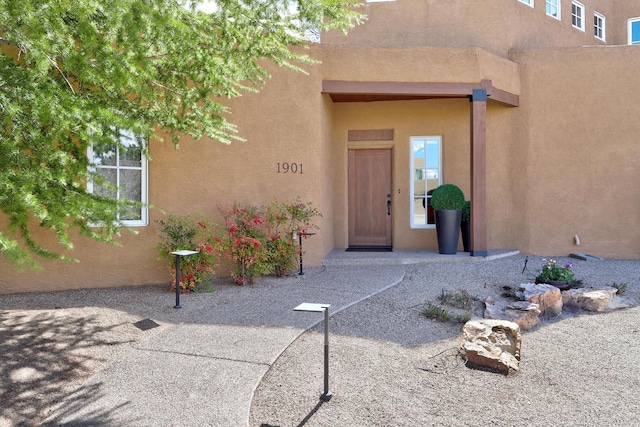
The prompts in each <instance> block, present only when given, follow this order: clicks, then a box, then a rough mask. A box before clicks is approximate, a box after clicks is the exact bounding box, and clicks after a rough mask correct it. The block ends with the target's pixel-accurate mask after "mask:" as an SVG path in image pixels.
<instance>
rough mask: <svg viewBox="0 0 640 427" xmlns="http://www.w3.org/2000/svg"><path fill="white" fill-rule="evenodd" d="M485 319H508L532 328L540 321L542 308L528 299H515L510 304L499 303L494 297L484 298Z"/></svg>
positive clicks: (523, 327)
mask: <svg viewBox="0 0 640 427" xmlns="http://www.w3.org/2000/svg"><path fill="white" fill-rule="evenodd" d="M484 305H485V310H484V318H485V319H501V320H508V321H510V322H513V323H515V324H517V325H518V326H519V327H520V329H522V330H525V329H531V328H533V327H534V326H535V325H537V324H538V322H540V308H539V306H538V304H534V303H532V302H528V301H514V302H510V303H508V304H498V303H496V302H495V301H494V300H493V298H491V297H489V298H486V299H485V300H484Z"/></svg>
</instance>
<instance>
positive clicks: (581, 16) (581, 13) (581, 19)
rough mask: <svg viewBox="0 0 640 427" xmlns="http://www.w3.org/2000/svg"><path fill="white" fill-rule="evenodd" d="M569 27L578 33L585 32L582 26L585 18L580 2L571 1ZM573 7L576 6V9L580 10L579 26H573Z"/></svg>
mask: <svg viewBox="0 0 640 427" xmlns="http://www.w3.org/2000/svg"><path fill="white" fill-rule="evenodd" d="M571 6H572V7H571V25H573V28H577V29H578V30H580V31H585V24H584V18H585V13H584V10H585V9H584V5H583V4H582V3H580V2H577V1H575V0H574V1H572V2H571ZM573 6H576V7H577V8H578V9H580V16H579V18H580V24H581V25H580V26H577V25H575V24H573V17H574V13H573Z"/></svg>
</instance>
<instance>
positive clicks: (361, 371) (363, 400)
mask: <svg viewBox="0 0 640 427" xmlns="http://www.w3.org/2000/svg"><path fill="white" fill-rule="evenodd" d="M527 258H528V259H529V263H528V267H527V268H528V270H529V271H531V272H535V270H536V269H537V268H539V267H540V266H541V265H542V259H541V258H540V257H532V256H530V257H527V256H526V255H518V256H515V257H509V258H505V259H500V260H495V261H491V262H485V263H460V264H454V265H451V264H449V265H447V264H421V265H420V264H416V265H409V266H406V276H405V280H404V281H403V282H402V283H401V284H400V285H398V286H396V287H394V288H392V289H390V290H388V291H386V292H384V293H382V294H380V295H377V296H375V297H373V298H371V299H369V300H367V301H364V302H361V303H360V304H358V305H356V306H354V307H351V308H350V309H349V310H346V311H344V312H341V313H339V314H337V315H336V316H334V317H333V318H332V319H331V320H330V322H329V324H330V326H329V329H330V332H331V338H330V386H329V389H330V390H331V391H332V392H333V393H334V397H333V398H332V400H331V401H330V402H328V403H320V401H319V399H318V397H319V394H320V393H321V392H322V391H323V366H324V365H323V352H322V349H323V335H322V330H321V329H320V328H316V330H313V331H310V332H308V333H306V334H304V335H303V336H302V337H301V338H300V339H298V340H297V341H296V342H294V343H293V344H292V345H291V346H290V347H289V348H288V349H287V351H286V352H285V353H284V354H283V355H282V356H281V357H280V358H279V359H278V361H277V362H276V363H275V364H274V365H273V366H272V367H271V369H270V371H269V372H268V373H267V375H266V376H265V378H264V379H263V381H262V382H261V384H260V386H259V388H258V389H257V390H256V393H255V396H254V401H253V405H252V410H251V419H250V425H251V426H252V427H269V426H280V427H289V426H303V425H304V426H309V427H311V426H416V425H431V426H488V425H491V426H514V425H531V426H558V425H562V426H596V425H597V426H636V425H640V403H639V401H638V399H637V392H638V390H640V363H639V362H640V356H639V354H640V344H639V342H640V325H639V324H638V323H639V322H638V321H639V320H640V309H638V308H631V309H627V310H621V311H616V312H610V313H605V314H589V313H585V312H580V311H576V310H573V311H565V312H563V314H561V315H560V316H557V317H553V318H545V319H543V321H542V322H541V323H540V324H539V325H538V326H537V327H536V328H534V329H532V330H529V331H524V332H523V342H522V353H521V356H522V359H521V363H520V371H519V372H517V373H512V374H510V375H508V376H504V375H500V374H495V373H490V372H484V371H478V370H472V369H468V368H466V367H465V366H464V364H463V360H462V359H461V358H460V357H459V356H458V354H457V347H458V345H459V340H460V330H461V326H460V325H459V324H453V323H442V322H437V321H431V320H427V319H426V318H425V317H424V316H422V315H421V311H422V309H423V307H424V303H425V302H426V301H434V302H435V301H436V300H437V296H438V294H439V293H440V292H442V290H445V292H455V291H457V290H460V289H464V290H466V291H468V292H469V293H471V294H472V295H474V296H476V297H478V298H479V299H480V300H482V299H483V298H485V297H487V296H493V297H494V298H497V299H500V295H501V294H502V292H503V286H514V285H517V284H519V283H525V282H527V281H529V280H526V279H527V278H531V277H533V274H529V275H527V273H526V272H525V274H523V273H522V270H523V267H524V264H525V260H526V259H527ZM558 262H561V263H566V262H573V263H574V271H575V274H576V278H578V279H582V280H583V282H584V285H585V286H603V285H612V284H613V283H618V284H620V283H626V284H627V286H628V288H627V291H626V296H627V297H628V298H630V299H632V300H634V301H636V302H638V301H640V261H617V260H606V261H597V262H595V261H589V262H586V261H577V260H573V259H570V258H558ZM480 305H481V304H478V305H477V306H476V314H481V307H480Z"/></svg>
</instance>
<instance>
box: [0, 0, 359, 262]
mask: <svg viewBox="0 0 640 427" xmlns="http://www.w3.org/2000/svg"><path fill="white" fill-rule="evenodd" d="M200 3H202V2H199V1H196V2H190V1H187V0H110V1H108V2H103V1H97V0H38V1H35V0H0V125H1V126H0V166H1V168H0V189H1V190H2V191H1V192H0V210H1V211H2V212H3V214H4V216H5V217H6V219H7V221H6V223H7V224H8V226H6V229H2V234H0V253H2V254H3V255H5V256H6V257H7V258H8V259H10V260H11V261H12V262H14V263H15V264H16V265H18V266H20V265H24V264H33V263H32V262H31V261H29V260H30V259H31V258H30V256H29V255H28V253H27V252H26V250H30V251H32V252H34V253H37V254H39V255H44V256H48V257H60V255H58V254H56V253H55V252H52V251H50V250H49V249H45V248H44V246H42V245H41V244H39V243H37V242H36V241H35V240H34V239H33V238H32V233H31V229H32V227H34V226H40V227H44V228H46V229H50V230H51V231H53V233H54V234H55V235H56V236H57V238H58V241H59V243H60V244H61V245H62V246H63V247H65V248H69V247H71V246H72V243H71V240H70V238H69V235H68V230H69V228H72V227H75V228H78V229H79V231H80V232H81V233H83V234H85V235H88V236H90V237H92V238H95V239H99V240H105V241H110V240H111V239H112V238H113V236H114V235H116V234H117V233H118V227H119V224H117V223H115V222H113V221H112V220H113V218H115V213H116V212H118V211H119V210H120V209H121V208H122V206H123V205H126V204H127V203H130V202H127V201H114V200H110V199H106V198H102V197H100V196H97V195H95V194H91V193H89V192H87V191H86V189H85V186H84V184H85V182H86V180H87V170H88V169H89V167H90V164H89V161H88V159H87V157H86V151H87V147H89V146H90V145H92V144H93V145H97V146H104V145H114V144H119V141H118V140H117V138H116V136H115V135H114V133H113V132H112V129H113V128H120V129H129V130H131V131H132V132H134V133H135V134H137V135H142V136H144V137H146V138H147V139H150V140H154V139H155V140H158V139H160V138H159V136H158V135H157V134H156V130H162V131H163V133H164V132H166V133H167V134H168V135H169V137H170V138H171V140H172V141H173V143H174V144H177V142H178V140H179V139H180V136H181V135H189V136H191V137H193V138H194V139H198V138H200V137H202V136H204V135H207V136H209V137H210V138H213V139H215V140H217V141H219V142H222V143H226V144H228V143H230V142H231V141H234V140H238V139H241V138H240V137H239V136H238V135H237V133H236V128H235V127H234V126H233V124H232V123H230V122H229V121H227V118H226V113H227V108H226V107H225V106H224V101H225V99H227V98H231V97H236V96H239V95H240V94H241V92H242V91H247V90H252V91H256V90H259V89H260V87H261V85H262V83H263V82H264V80H265V79H267V78H268V77H269V75H268V73H267V72H266V71H265V70H264V68H262V67H261V66H260V65H259V64H260V63H262V61H263V60H264V59H267V60H270V61H272V62H274V63H276V64H278V65H279V66H283V67H287V68H290V69H292V70H298V69H299V68H298V66H299V65H301V64H305V63H308V62H310V59H309V58H308V57H307V56H306V55H304V54H301V53H298V52H297V51H295V52H294V51H292V50H291V47H292V46H296V45H301V44H303V43H304V40H303V38H302V37H303V36H305V35H306V34H307V32H308V31H309V30H311V29H319V30H324V29H329V28H339V29H346V28H349V27H351V26H352V25H354V24H356V23H357V22H359V20H360V15H359V14H358V13H356V12H355V11H353V10H351V9H350V8H351V7H352V6H355V5H356V4H357V1H356V0H299V1H294V2H290V1H287V0H217V1H216V2H215V3H216V5H217V8H215V11H214V12H212V13H205V12H202V11H199V10H198V9H197V8H196V7H195V6H197V5H198V4H200ZM96 222H97V223H102V224H105V226H104V227H103V228H90V227H89V226H88V225H87V224H89V223H96ZM0 223H2V224H4V223H5V222H0ZM2 227H5V226H4V225H2ZM16 235H18V236H20V240H21V242H22V243H20V244H18V243H17V240H16V239H17V237H16Z"/></svg>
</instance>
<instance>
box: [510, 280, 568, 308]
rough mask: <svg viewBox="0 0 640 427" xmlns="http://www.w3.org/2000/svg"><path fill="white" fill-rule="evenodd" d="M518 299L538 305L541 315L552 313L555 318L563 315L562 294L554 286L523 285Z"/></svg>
mask: <svg viewBox="0 0 640 427" xmlns="http://www.w3.org/2000/svg"><path fill="white" fill-rule="evenodd" d="M516 297H517V298H519V299H520V300H522V301H529V302H532V303H534V304H538V306H539V309H540V312H541V313H551V314H553V315H555V316H557V315H559V314H560V313H562V304H563V302H562V293H561V292H560V290H559V289H558V288H556V287H555V286H553V285H547V284H546V283H522V284H521V285H519V286H518V290H517V291H516Z"/></svg>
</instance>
